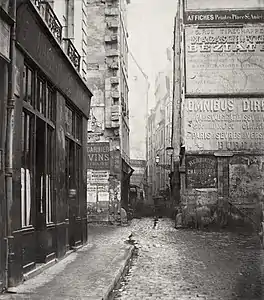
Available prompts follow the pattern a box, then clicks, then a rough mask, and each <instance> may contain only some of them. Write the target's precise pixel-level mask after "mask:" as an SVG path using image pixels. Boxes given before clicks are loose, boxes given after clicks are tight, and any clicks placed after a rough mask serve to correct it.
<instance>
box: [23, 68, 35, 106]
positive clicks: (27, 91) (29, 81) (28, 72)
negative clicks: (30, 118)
mask: <svg viewBox="0 0 264 300" xmlns="http://www.w3.org/2000/svg"><path fill="white" fill-rule="evenodd" d="M33 85H34V76H33V70H32V69H31V68H29V67H28V66H27V65H25V66H24V72H23V93H24V97H23V98H24V101H26V102H28V103H29V104H30V105H32V106H33V105H34V103H33Z"/></svg>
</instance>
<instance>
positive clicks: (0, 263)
mask: <svg viewBox="0 0 264 300" xmlns="http://www.w3.org/2000/svg"><path fill="white" fill-rule="evenodd" d="M8 7H9V5H8V1H6V2H5V3H3V4H1V3H0V39H1V42H0V70H1V71H0V292H1V291H2V290H3V289H4V288H5V286H6V282H5V281H6V280H5V279H6V276H5V275H6V274H5V269H6V240H5V237H6V195H5V194H6V188H5V177H6V172H5V142H6V138H5V137H6V107H7V99H8V74H9V66H10V34H11V27H12V25H13V21H12V19H11V17H10V16H9V14H8Z"/></svg>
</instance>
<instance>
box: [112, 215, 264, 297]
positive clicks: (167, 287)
mask: <svg viewBox="0 0 264 300" xmlns="http://www.w3.org/2000/svg"><path fill="white" fill-rule="evenodd" d="M153 224H154V222H153V220H152V219H142V220H133V223H132V225H131V227H130V230H132V231H133V235H134V238H135V239H136V240H137V241H138V243H139V253H138V257H137V258H135V260H134V261H133V263H132V266H131V268H130V271H129V273H128V275H127V276H126V278H125V280H124V281H123V282H121V285H120V287H119V289H118V291H117V293H116V294H115V296H114V299H116V300H117V299H120V300H127V299H129V300H138V299H140V300H148V299H153V300H155V299H162V300H170V299H173V300H185V299H189V300H190V299H196V300H197V299H206V300H216V299H217V300H262V299H264V293H263V288H262V284H263V283H264V276H263V270H264V263H263V261H264V252H263V250H260V245H259V241H258V238H257V237H254V236H250V235H246V234H244V235H242V234H235V233H227V232H221V233H219V232H218V233H216V232H197V231H191V230H176V229H174V227H173V222H172V221H171V220H168V219H159V221H158V224H157V226H156V228H155V229H154V228H153ZM121 230H125V229H121Z"/></svg>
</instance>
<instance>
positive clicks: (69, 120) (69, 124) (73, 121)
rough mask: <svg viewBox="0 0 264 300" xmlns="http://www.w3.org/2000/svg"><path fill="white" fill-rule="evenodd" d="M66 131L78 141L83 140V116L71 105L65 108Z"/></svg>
mask: <svg viewBox="0 0 264 300" xmlns="http://www.w3.org/2000/svg"><path fill="white" fill-rule="evenodd" d="M65 129H66V133H67V134H68V135H69V136H70V137H71V138H74V139H75V140H76V141H78V142H81V140H82V117H81V116H80V115H79V114H78V113H77V112H76V111H74V110H73V109H72V108H70V107H69V106H66V108H65Z"/></svg>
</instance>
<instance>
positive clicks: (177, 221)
mask: <svg viewBox="0 0 264 300" xmlns="http://www.w3.org/2000/svg"><path fill="white" fill-rule="evenodd" d="M182 225H183V224H182V210H181V208H179V210H178V212H177V215H176V218H175V228H176V229H179V228H182V227H183V226H182Z"/></svg>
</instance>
